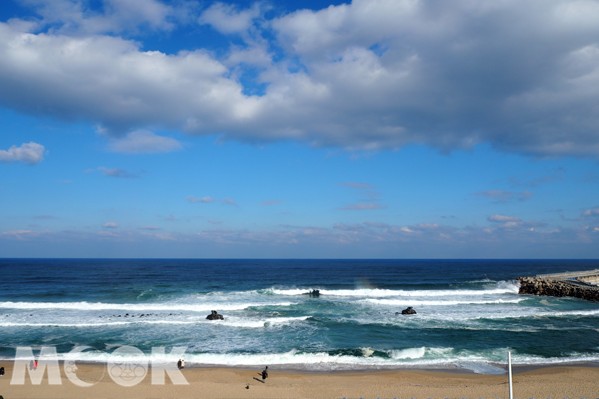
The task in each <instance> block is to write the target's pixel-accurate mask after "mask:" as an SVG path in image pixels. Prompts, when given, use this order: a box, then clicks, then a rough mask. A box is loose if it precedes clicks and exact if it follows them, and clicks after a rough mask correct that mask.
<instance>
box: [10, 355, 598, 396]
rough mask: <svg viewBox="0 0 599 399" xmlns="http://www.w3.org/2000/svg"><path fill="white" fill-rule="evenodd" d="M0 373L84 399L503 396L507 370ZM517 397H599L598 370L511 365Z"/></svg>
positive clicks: (48, 392) (14, 389)
mask: <svg viewBox="0 0 599 399" xmlns="http://www.w3.org/2000/svg"><path fill="white" fill-rule="evenodd" d="M2 366H4V367H5V369H6V375H4V376H2V377H0V395H2V396H3V397H4V399H19V398H22V399H42V398H44V399H49V398H62V399H70V398H73V399H81V398H98V399H100V398H131V399H158V398H414V399H418V398H422V399H424V398H431V399H434V398H507V397H508V384H507V374H506V375H479V374H471V373H464V372H452V371H434V370H407V369H406V370H389V371H361V372H330V373H325V372H314V373H312V372H300V371H288V370H277V368H276V367H274V368H273V367H271V369H270V375H269V377H268V378H267V380H266V382H264V383H263V382H261V381H259V379H260V370H259V369H243V368H204V367H197V368H186V369H184V370H183V371H182V373H183V375H184V376H185V379H186V380H187V381H188V383H189V384H188V385H174V384H172V383H171V381H170V380H169V379H168V377H167V378H166V383H165V384H164V385H153V384H152V382H151V378H150V376H149V374H148V375H147V376H146V378H145V379H144V380H142V381H141V382H140V383H139V384H136V385H134V386H131V387H123V386H121V385H119V384H117V383H115V382H114V381H113V380H112V379H111V377H110V376H109V375H108V373H107V372H106V367H105V366H103V365H98V364H95V365H89V364H88V365H78V370H77V377H78V378H79V379H80V380H81V381H88V382H93V386H91V387H85V388H84V387H79V386H77V385H75V384H73V383H72V382H71V381H70V380H69V379H68V378H66V376H65V374H64V369H63V368H62V367H61V373H62V374H61V377H62V384H61V385H50V384H48V378H47V374H46V375H45V376H44V378H43V380H42V381H41V384H35V385H34V384H32V383H31V382H30V381H29V379H28V378H26V383H25V384H24V385H15V384H11V377H12V371H13V370H12V367H13V365H12V363H3V364H2ZM513 380H514V388H513V389H514V396H515V397H517V398H536V399H540V398H555V399H557V398H569V399H574V398H590V399H595V398H599V367H594V366H593V365H585V366H559V367H553V366H552V367H538V368H534V369H525V368H523V369H516V370H514V375H513Z"/></svg>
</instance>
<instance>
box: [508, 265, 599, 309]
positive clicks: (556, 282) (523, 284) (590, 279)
mask: <svg viewBox="0 0 599 399" xmlns="http://www.w3.org/2000/svg"><path fill="white" fill-rule="evenodd" d="M518 280H519V281H520V290H519V293H520V294H531V295H548V296H556V297H563V296H570V297H575V298H581V299H586V300H589V301H599V286H598V285H597V284H598V283H599V269H597V270H588V271H580V272H568V273H559V274H543V275H538V276H533V277H520V278H519V279H518Z"/></svg>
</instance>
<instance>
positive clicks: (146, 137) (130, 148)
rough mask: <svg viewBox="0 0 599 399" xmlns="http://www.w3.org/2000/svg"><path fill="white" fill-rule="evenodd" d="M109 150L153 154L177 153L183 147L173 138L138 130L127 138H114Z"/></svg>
mask: <svg viewBox="0 0 599 399" xmlns="http://www.w3.org/2000/svg"><path fill="white" fill-rule="evenodd" d="M109 148H110V149H111V150H112V151H114V152H122V153H130V154H142V153H143V154H151V153H159V152H172V151H177V150H180V149H181V148H183V146H182V145H181V143H180V142H179V141H177V140H175V139H173V138H170V137H164V136H160V135H157V134H155V133H153V132H150V131H147V130H136V131H133V132H131V133H129V134H127V135H126V136H125V137H116V138H113V139H112V140H111V142H110V144H109Z"/></svg>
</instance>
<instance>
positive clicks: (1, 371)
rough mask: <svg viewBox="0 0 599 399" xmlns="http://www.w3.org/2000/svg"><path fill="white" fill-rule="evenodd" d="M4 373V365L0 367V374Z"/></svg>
mask: <svg viewBox="0 0 599 399" xmlns="http://www.w3.org/2000/svg"><path fill="white" fill-rule="evenodd" d="M2 375H4V367H0V376H2Z"/></svg>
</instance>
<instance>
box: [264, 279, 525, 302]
mask: <svg viewBox="0 0 599 399" xmlns="http://www.w3.org/2000/svg"><path fill="white" fill-rule="evenodd" d="M312 289H318V290H319V291H320V294H321V295H322V296H332V297H366V298H386V297H409V298H410V297H418V298H421V297H455V296H460V297H461V296H484V295H501V294H517V293H518V289H519V288H518V284H517V283H513V282H508V281H501V282H498V283H497V284H495V286H494V287H492V288H483V289H454V290H392V289H383V288H356V289H338V290H331V289H326V288H290V289H279V288H271V289H270V290H267V291H266V292H268V293H272V294H276V295H284V296H298V295H305V294H307V293H308V292H310V291H312Z"/></svg>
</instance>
